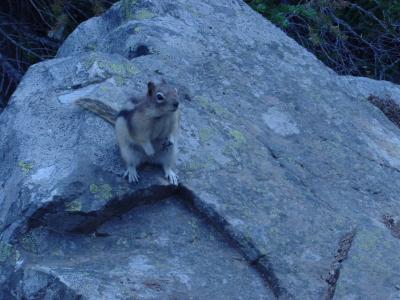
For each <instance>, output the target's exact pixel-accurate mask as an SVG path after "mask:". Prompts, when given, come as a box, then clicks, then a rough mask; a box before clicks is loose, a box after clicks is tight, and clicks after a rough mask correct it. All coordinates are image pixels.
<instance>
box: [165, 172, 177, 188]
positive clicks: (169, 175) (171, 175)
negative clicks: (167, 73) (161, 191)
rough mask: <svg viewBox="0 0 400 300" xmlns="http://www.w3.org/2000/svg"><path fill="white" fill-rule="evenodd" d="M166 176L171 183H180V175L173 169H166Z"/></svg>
mask: <svg viewBox="0 0 400 300" xmlns="http://www.w3.org/2000/svg"><path fill="white" fill-rule="evenodd" d="M165 178H167V179H168V181H169V183H171V184H173V185H178V175H176V174H175V172H174V171H172V170H171V169H168V170H165Z"/></svg>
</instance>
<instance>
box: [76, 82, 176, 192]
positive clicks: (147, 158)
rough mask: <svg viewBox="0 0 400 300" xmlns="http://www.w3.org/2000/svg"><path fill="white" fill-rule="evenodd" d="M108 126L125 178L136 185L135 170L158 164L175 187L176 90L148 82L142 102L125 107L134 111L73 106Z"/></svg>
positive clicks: (93, 103)
mask: <svg viewBox="0 0 400 300" xmlns="http://www.w3.org/2000/svg"><path fill="white" fill-rule="evenodd" d="M75 103H76V104H78V105H79V106H81V107H82V108H84V109H87V110H89V111H91V112H93V113H95V114H97V115H99V116H100V117H102V118H103V119H105V120H106V121H108V122H110V123H111V124H113V125H115V131H116V135H117V140H118V144H119V149H120V151H121V156H122V158H123V159H124V161H125V163H126V166H127V170H126V171H125V173H124V177H127V178H128V181H129V182H138V181H139V175H138V173H137V170H136V168H137V167H138V166H139V165H140V164H141V163H144V162H149V163H155V164H160V165H161V166H162V167H163V169H164V173H165V177H166V178H167V179H168V180H169V182H170V183H171V184H174V185H177V184H178V177H177V175H176V174H175V172H174V171H173V168H175V162H176V153H177V144H176V143H177V137H178V131H179V122H180V116H179V98H178V91H177V89H176V88H175V87H173V86H172V85H170V84H168V83H166V82H165V80H162V82H161V83H160V84H154V83H153V82H151V81H150V82H149V83H148V84H147V94H146V96H144V97H143V98H142V99H140V100H138V103H136V101H133V100H132V101H130V103H128V104H129V105H130V106H132V103H134V105H133V106H132V107H133V108H126V109H122V110H121V111H119V112H118V111H117V110H116V109H114V108H112V107H110V106H108V105H107V104H105V103H103V102H101V101H98V100H93V99H87V98H84V99H79V100H77V101H76V102H75Z"/></svg>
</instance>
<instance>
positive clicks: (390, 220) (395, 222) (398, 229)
mask: <svg viewBox="0 0 400 300" xmlns="http://www.w3.org/2000/svg"><path fill="white" fill-rule="evenodd" d="M382 219H383V224H385V226H386V228H387V229H389V230H390V232H391V233H392V235H393V236H394V237H395V238H398V239H400V219H399V218H395V217H393V216H390V215H384V216H383V217H382Z"/></svg>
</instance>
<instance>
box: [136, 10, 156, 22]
mask: <svg viewBox="0 0 400 300" xmlns="http://www.w3.org/2000/svg"><path fill="white" fill-rule="evenodd" d="M154 16H155V14H154V13H152V12H151V11H149V10H147V9H141V10H139V11H138V12H137V13H135V15H134V16H133V18H134V19H136V20H146V19H151V18H154Z"/></svg>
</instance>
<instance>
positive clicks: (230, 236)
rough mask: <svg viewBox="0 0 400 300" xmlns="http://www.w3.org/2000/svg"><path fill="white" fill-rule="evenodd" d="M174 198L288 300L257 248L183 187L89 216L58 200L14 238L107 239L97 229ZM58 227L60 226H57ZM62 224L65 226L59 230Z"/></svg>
mask: <svg viewBox="0 0 400 300" xmlns="http://www.w3.org/2000/svg"><path fill="white" fill-rule="evenodd" d="M174 195H175V196H177V198H178V199H181V200H182V202H183V204H184V205H185V206H186V207H187V208H188V209H189V210H190V211H192V212H194V213H195V214H196V215H198V216H200V217H203V218H204V219H205V220H206V221H207V222H208V223H209V224H210V225H212V226H213V227H214V228H215V229H216V230H217V231H219V232H220V233H221V234H222V236H223V237H225V239H226V241H227V242H228V243H229V244H230V245H231V246H232V247H233V248H235V249H237V250H238V251H239V253H241V255H243V257H244V259H245V260H246V261H247V262H248V264H249V265H250V266H252V267H253V268H255V270H256V271H257V272H258V273H259V274H260V275H261V277H262V278H263V280H264V282H265V284H266V287H267V288H269V289H270V290H271V291H272V292H273V294H274V295H275V296H276V297H277V298H285V299H286V298H292V296H291V295H290V294H288V292H287V291H286V290H285V289H284V288H283V287H282V285H281V283H280V282H279V280H278V278H277V276H276V274H275V272H274V270H273V266H272V263H271V262H270V261H269V259H268V257H267V256H266V255H265V254H264V253H261V252H260V250H259V249H257V247H256V246H255V245H254V242H253V241H252V240H251V239H250V238H249V237H246V236H245V235H244V234H242V233H241V232H239V231H237V230H235V229H234V228H233V227H232V226H231V225H230V224H229V222H228V221H227V220H226V219H225V218H224V217H223V216H222V215H220V214H219V213H218V212H216V211H215V209H214V208H212V207H210V206H209V205H207V204H206V203H205V202H204V201H201V199H200V198H199V197H197V196H196V194H195V193H194V192H192V191H191V190H189V189H188V188H187V187H185V186H184V185H179V186H178V188H176V187H175V186H171V185H169V186H157V185H156V186H152V187H150V188H143V189H138V190H135V191H132V192H130V193H124V194H122V195H118V196H115V197H114V198H112V199H111V200H109V202H108V203H107V204H106V205H105V206H104V207H102V208H101V209H100V210H99V211H96V212H89V213H85V212H82V211H77V212H68V211H65V203H67V202H68V201H70V200H71V199H75V198H76V195H74V196H73V197H72V198H70V197H67V198H68V199H66V198H65V197H64V198H62V197H59V198H58V199H56V200H55V201H53V202H51V203H49V204H48V205H46V206H45V207H41V208H39V209H38V210H37V211H36V212H35V213H34V214H32V216H31V217H30V219H29V220H28V223H27V226H25V227H24V230H23V231H22V230H18V232H16V233H15V236H17V235H18V236H22V235H25V234H29V232H30V231H31V230H32V229H34V228H37V227H44V228H46V229H48V230H50V231H54V232H60V233H63V232H64V233H73V234H82V235H93V236H94V237H98V238H104V237H107V236H109V233H107V232H101V231H98V230H97V229H98V228H99V227H100V226H101V225H102V224H104V223H105V222H107V221H109V220H111V219H113V218H115V217H119V216H121V215H123V214H125V213H127V212H129V211H130V210H131V209H133V208H135V207H138V206H142V205H149V204H150V205H151V204H154V203H156V202H158V201H162V200H164V199H167V198H169V197H171V196H174ZM55 220H56V221H55ZM59 224H62V225H61V226H60V227H57V226H58V225H59ZM64 224H67V225H65V227H63V225H64ZM16 243H19V242H18V239H16Z"/></svg>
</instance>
